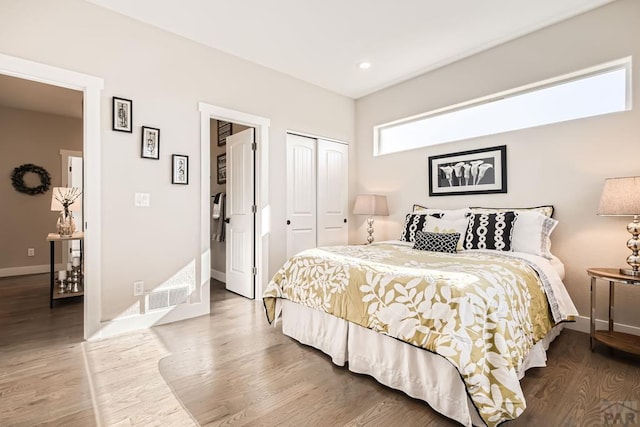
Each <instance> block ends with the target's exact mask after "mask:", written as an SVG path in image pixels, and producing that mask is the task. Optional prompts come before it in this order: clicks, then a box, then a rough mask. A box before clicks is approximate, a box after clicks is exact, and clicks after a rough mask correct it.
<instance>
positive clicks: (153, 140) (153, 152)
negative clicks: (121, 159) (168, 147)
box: [141, 126, 160, 160]
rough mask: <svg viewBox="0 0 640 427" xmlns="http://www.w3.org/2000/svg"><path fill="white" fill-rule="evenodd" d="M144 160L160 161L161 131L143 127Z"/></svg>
mask: <svg viewBox="0 0 640 427" xmlns="http://www.w3.org/2000/svg"><path fill="white" fill-rule="evenodd" d="M141 153H142V154H141V155H142V158H144V159H155V160H158V159H160V129H156V128H151V127H147V126H142V151H141Z"/></svg>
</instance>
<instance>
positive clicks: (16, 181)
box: [11, 163, 51, 196]
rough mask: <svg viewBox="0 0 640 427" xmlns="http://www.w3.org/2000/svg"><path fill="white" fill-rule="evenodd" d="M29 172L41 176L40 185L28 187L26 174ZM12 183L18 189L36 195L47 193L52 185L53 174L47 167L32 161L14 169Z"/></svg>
mask: <svg viewBox="0 0 640 427" xmlns="http://www.w3.org/2000/svg"><path fill="white" fill-rule="evenodd" d="M28 173H35V174H36V175H38V177H39V178H40V185H38V186H37V187H27V185H26V184H25V183H24V176H25V174H28ZM11 184H12V185H13V188H15V189H16V191H19V192H21V193H25V194H30V195H32V196H35V195H36V194H43V193H46V192H47V191H48V190H49V187H51V176H50V175H49V172H47V170H46V169H45V168H43V167H41V166H36V165H33V164H31V163H26V164H24V165H21V166H18V167H17V168H15V169H14V170H13V172H12V173H11Z"/></svg>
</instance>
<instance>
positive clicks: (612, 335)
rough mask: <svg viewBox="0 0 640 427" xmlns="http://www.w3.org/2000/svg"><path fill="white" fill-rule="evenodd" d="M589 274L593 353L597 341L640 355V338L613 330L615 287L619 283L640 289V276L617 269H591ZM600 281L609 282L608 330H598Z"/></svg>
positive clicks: (588, 271)
mask: <svg viewBox="0 0 640 427" xmlns="http://www.w3.org/2000/svg"><path fill="white" fill-rule="evenodd" d="M587 274H588V275H589V277H591V351H593V349H594V347H595V345H596V341H598V342H601V343H602V344H604V345H606V346H609V347H611V348H615V349H618V350H622V351H625V352H627V353H633V354H637V355H640V336H637V335H631V334H625V333H624V332H618V331H614V330H613V316H614V286H615V284H616V283H619V284H622V285H631V286H638V288H639V289H640V276H627V275H625V274H621V273H620V270H619V269H617V268H589V269H587ZM598 279H600V280H606V281H608V282H609V329H608V330H596V282H597V280H598Z"/></svg>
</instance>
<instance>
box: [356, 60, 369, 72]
mask: <svg viewBox="0 0 640 427" xmlns="http://www.w3.org/2000/svg"><path fill="white" fill-rule="evenodd" d="M358 68H360V69H361V70H367V69H369V68H371V62H366V61H364V62H361V63H359V64H358Z"/></svg>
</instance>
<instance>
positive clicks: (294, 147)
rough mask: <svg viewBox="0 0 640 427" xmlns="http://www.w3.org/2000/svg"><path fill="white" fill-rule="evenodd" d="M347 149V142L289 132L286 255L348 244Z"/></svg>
mask: <svg viewBox="0 0 640 427" xmlns="http://www.w3.org/2000/svg"><path fill="white" fill-rule="evenodd" d="M348 151H349V146H348V145H347V144H342V143H339V142H334V141H327V140H322V139H316V138H310V137H306V136H301V135H295V134H287V190H286V191H287V257H291V256H293V255H295V254H297V253H298V252H300V251H303V250H305V249H309V248H315V247H317V246H330V245H346V244H347V241H348V230H347V216H348V215H347V213H348V212H347V211H348V206H347V204H348V194H347V191H348V165H349V161H348Z"/></svg>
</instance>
